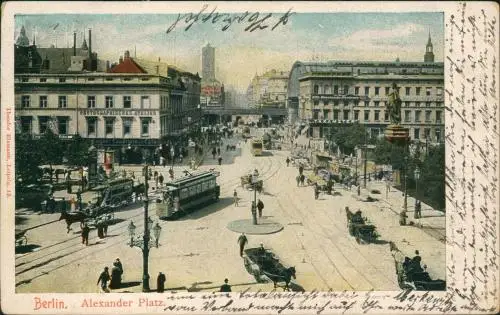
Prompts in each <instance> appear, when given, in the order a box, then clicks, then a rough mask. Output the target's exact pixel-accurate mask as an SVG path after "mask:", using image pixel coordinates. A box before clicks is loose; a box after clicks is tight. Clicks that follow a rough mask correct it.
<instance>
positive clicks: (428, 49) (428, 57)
mask: <svg viewBox="0 0 500 315" xmlns="http://www.w3.org/2000/svg"><path fill="white" fill-rule="evenodd" d="M424 62H434V53H433V52H432V42H431V32H430V31H429V40H427V45H426V46H425V55H424Z"/></svg>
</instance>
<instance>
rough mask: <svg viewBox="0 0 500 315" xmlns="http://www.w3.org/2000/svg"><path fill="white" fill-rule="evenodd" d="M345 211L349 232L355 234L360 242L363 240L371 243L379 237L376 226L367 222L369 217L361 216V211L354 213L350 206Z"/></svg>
mask: <svg viewBox="0 0 500 315" xmlns="http://www.w3.org/2000/svg"><path fill="white" fill-rule="evenodd" d="M345 211H346V216H347V228H348V230H349V234H350V235H352V236H354V237H355V238H356V241H357V242H358V243H361V241H363V242H365V243H370V242H372V241H374V240H376V239H377V237H378V235H377V233H376V232H375V230H376V228H375V226H374V225H371V224H367V219H366V218H363V217H362V216H361V211H358V212H356V213H352V212H351V211H350V210H349V209H348V208H346V210H345Z"/></svg>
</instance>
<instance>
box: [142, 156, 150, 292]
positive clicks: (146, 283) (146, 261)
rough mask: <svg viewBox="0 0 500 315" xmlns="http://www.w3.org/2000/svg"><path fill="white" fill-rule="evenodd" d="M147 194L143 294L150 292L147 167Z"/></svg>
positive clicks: (146, 186) (145, 201)
mask: <svg viewBox="0 0 500 315" xmlns="http://www.w3.org/2000/svg"><path fill="white" fill-rule="evenodd" d="M144 173H145V175H144V178H145V181H144V184H145V188H144V189H145V193H144V237H143V239H144V246H143V248H142V271H143V273H142V292H149V291H150V289H149V272H148V269H149V222H148V220H149V216H148V206H149V205H148V204H149V199H148V190H149V184H148V180H149V168H148V165H146V166H145V172H144Z"/></svg>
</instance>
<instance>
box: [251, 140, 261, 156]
mask: <svg viewBox="0 0 500 315" xmlns="http://www.w3.org/2000/svg"><path fill="white" fill-rule="evenodd" d="M250 145H251V148H252V154H253V155H254V156H259V155H262V147H263V146H264V145H263V142H262V139H253V140H252V142H251V143H250Z"/></svg>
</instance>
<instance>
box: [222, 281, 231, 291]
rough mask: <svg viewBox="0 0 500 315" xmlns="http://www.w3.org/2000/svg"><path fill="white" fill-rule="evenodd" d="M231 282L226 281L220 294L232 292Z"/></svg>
mask: <svg viewBox="0 0 500 315" xmlns="http://www.w3.org/2000/svg"><path fill="white" fill-rule="evenodd" d="M228 282H229V280H228V279H227V278H226V279H224V284H223V285H221V286H220V292H231V286H230V285H229V284H228Z"/></svg>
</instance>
